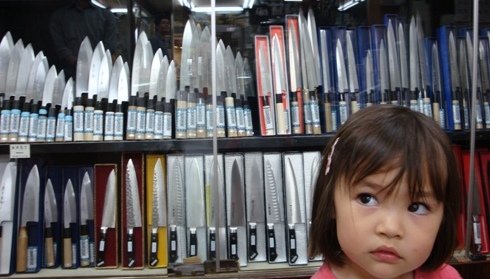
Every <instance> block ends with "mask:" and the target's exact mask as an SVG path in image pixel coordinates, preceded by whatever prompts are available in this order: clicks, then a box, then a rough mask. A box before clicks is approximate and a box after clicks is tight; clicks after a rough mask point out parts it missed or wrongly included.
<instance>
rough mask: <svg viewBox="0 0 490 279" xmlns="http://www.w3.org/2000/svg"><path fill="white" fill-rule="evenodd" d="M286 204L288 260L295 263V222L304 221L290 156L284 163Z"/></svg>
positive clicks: (300, 222) (296, 257)
mask: <svg viewBox="0 0 490 279" xmlns="http://www.w3.org/2000/svg"><path fill="white" fill-rule="evenodd" d="M286 206H287V216H288V228H289V229H288V238H289V262H290V263H295V262H296V260H297V259H298V253H297V250H296V247H297V245H296V229H295V225H296V224H303V223H304V216H303V214H301V206H300V203H299V194H298V185H297V180H296V175H295V173H294V168H293V164H292V162H291V158H288V163H287V165H286Z"/></svg>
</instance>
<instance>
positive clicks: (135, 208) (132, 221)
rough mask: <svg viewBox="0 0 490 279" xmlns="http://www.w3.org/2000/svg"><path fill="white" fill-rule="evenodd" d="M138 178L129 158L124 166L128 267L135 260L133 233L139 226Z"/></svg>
mask: <svg viewBox="0 0 490 279" xmlns="http://www.w3.org/2000/svg"><path fill="white" fill-rule="evenodd" d="M138 191H139V189H138V178H137V177H136V170H135V168H134V164H133V160H132V159H129V161H128V165H127V167H126V222H127V224H126V227H127V228H126V241H127V246H126V254H127V258H128V267H134V265H135V263H136V260H135V258H134V247H135V244H134V239H133V233H134V229H135V228H140V227H141V205H140V198H139V193H138Z"/></svg>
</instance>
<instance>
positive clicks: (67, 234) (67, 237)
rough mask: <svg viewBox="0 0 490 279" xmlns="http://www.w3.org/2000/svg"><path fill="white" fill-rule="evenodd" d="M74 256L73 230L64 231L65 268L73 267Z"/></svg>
mask: <svg viewBox="0 0 490 279" xmlns="http://www.w3.org/2000/svg"><path fill="white" fill-rule="evenodd" d="M72 263H73V254H72V246H71V229H70V228H64V229H63V267H64V268H71V267H72V266H73V264H72Z"/></svg>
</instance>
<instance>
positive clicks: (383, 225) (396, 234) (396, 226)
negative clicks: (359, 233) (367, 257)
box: [376, 209, 403, 238]
mask: <svg viewBox="0 0 490 279" xmlns="http://www.w3.org/2000/svg"><path fill="white" fill-rule="evenodd" d="M382 211H383V212H382V214H381V216H380V218H379V220H378V223H377V224H376V234H378V235H380V236H383V237H387V238H401V237H403V220H402V217H401V214H400V213H399V212H397V211H396V210H393V209H384V210H382Z"/></svg>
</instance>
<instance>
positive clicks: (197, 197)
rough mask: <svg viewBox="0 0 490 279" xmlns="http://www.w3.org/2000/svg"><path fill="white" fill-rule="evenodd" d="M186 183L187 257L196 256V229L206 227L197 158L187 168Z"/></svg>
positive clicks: (200, 172) (200, 174) (202, 188)
mask: <svg viewBox="0 0 490 279" xmlns="http://www.w3.org/2000/svg"><path fill="white" fill-rule="evenodd" d="M188 171H189V173H188V175H187V179H186V180H185V183H186V191H185V192H186V200H187V201H190V202H187V203H186V213H187V228H188V229H189V247H188V248H189V250H188V251H189V256H191V257H193V256H197V254H198V247H199V244H198V239H197V229H198V228H201V227H205V226H206V222H205V215H204V209H205V206H204V187H203V184H202V171H201V168H200V167H199V162H198V159H197V158H193V159H192V161H191V162H190V166H189V168H188Z"/></svg>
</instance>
